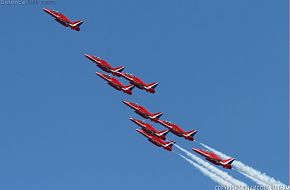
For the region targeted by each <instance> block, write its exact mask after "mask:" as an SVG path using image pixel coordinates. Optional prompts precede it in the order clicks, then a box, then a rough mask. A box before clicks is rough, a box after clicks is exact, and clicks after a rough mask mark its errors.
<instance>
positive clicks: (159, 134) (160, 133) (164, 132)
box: [156, 130, 169, 137]
mask: <svg viewBox="0 0 290 190" xmlns="http://www.w3.org/2000/svg"><path fill="white" fill-rule="evenodd" d="M168 132H169V130H164V131H160V132H158V133H156V135H157V136H158V137H160V136H165V135H167V133H168Z"/></svg>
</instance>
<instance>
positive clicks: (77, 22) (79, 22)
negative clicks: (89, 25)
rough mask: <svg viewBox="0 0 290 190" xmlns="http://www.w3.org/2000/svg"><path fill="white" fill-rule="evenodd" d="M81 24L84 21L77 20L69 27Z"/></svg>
mask: <svg viewBox="0 0 290 190" xmlns="http://www.w3.org/2000/svg"><path fill="white" fill-rule="evenodd" d="M83 22H84V21H82V20H77V21H75V22H72V23H71V24H70V25H71V26H72V27H76V26H80V25H82V24H83Z"/></svg>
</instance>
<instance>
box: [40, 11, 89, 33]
mask: <svg viewBox="0 0 290 190" xmlns="http://www.w3.org/2000/svg"><path fill="white" fill-rule="evenodd" d="M43 10H44V11H45V12H47V13H48V14H50V15H51V16H53V17H54V18H55V20H56V21H57V22H59V23H60V24H62V25H63V26H65V27H70V28H71V29H72V30H76V31H80V25H81V24H82V23H83V22H84V21H82V20H77V21H75V22H73V21H71V20H70V19H68V18H67V17H66V16H65V15H63V14H61V13H59V12H58V11H55V10H50V9H47V8H43Z"/></svg>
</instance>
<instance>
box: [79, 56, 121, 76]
mask: <svg viewBox="0 0 290 190" xmlns="http://www.w3.org/2000/svg"><path fill="white" fill-rule="evenodd" d="M85 57H86V58H88V59H89V60H91V61H93V62H94V63H96V65H97V66H98V67H99V68H100V69H102V70H103V71H105V72H107V73H111V74H112V75H114V76H120V73H121V71H122V70H124V69H125V67H116V68H113V67H112V66H111V65H110V64H109V63H108V62H107V61H105V60H103V59H101V58H99V57H95V56H93V55H88V54H85Z"/></svg>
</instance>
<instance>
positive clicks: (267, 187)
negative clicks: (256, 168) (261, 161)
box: [233, 168, 271, 189]
mask: <svg viewBox="0 0 290 190" xmlns="http://www.w3.org/2000/svg"><path fill="white" fill-rule="evenodd" d="M233 170H236V169H234V168H233ZM236 171H237V172H239V173H241V174H242V175H244V176H246V177H247V178H249V179H251V180H252V181H254V182H256V183H257V184H258V185H260V186H261V187H264V188H262V189H271V187H270V186H269V185H267V184H266V183H264V182H262V181H260V180H258V179H256V178H254V177H252V176H249V175H247V174H245V173H243V172H240V171H238V170H236Z"/></svg>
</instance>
